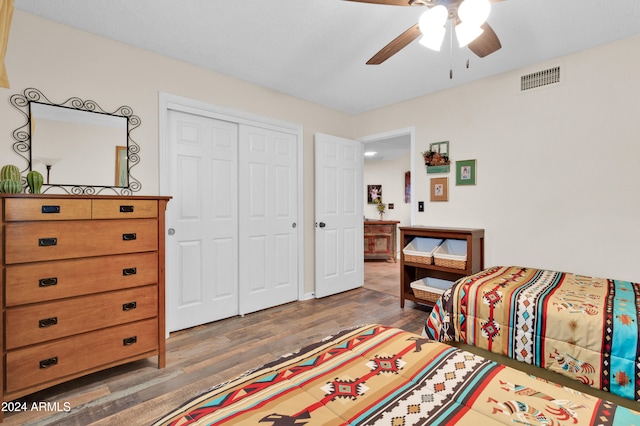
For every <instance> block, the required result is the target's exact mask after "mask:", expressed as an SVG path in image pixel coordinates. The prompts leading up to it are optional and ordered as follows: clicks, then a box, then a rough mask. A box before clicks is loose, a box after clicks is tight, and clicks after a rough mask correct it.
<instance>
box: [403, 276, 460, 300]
mask: <svg viewBox="0 0 640 426" xmlns="http://www.w3.org/2000/svg"><path fill="white" fill-rule="evenodd" d="M451 285H453V282H451V281H446V280H440V279H437V278H429V277H428V278H423V279H421V280H418V281H414V282H412V283H411V289H412V290H413V295H414V296H415V297H417V298H418V299H422V300H424V301H425V302H430V303H436V302H437V301H438V300H439V299H440V296H442V293H444V292H445V290H446V289H448V288H449V287H451Z"/></svg>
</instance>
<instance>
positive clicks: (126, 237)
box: [122, 233, 136, 241]
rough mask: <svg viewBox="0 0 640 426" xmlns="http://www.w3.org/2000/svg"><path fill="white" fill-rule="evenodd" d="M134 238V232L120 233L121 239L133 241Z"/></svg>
mask: <svg viewBox="0 0 640 426" xmlns="http://www.w3.org/2000/svg"><path fill="white" fill-rule="evenodd" d="M135 239H136V234H135V233H133V234H122V240H123V241H133V240H135Z"/></svg>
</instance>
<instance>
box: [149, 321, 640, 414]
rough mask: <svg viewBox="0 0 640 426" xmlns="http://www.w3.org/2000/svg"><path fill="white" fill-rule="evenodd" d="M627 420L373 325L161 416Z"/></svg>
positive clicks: (591, 400) (600, 405)
mask: <svg viewBox="0 0 640 426" xmlns="http://www.w3.org/2000/svg"><path fill="white" fill-rule="evenodd" d="M195 424H198V425H234V426H235V425H242V426H247V425H256V426H258V425H271V426H280V425H287V426H292V425H306V426H314V425H322V426H330V425H385V426H396V425H398V426H399V425H402V426H405V425H406V426H408V425H417V424H420V425H453V424H460V425H464V424H466V425H474V426H479V425H483V426H485V425H493V424H510V425H512V424H529V425H533V424H546V425H561V424H567V425H568V424H571V425H590V424H603V425H624V426H629V425H632V424H636V425H638V424H640V413H638V412H635V411H632V410H629V409H626V408H624V407H619V406H616V405H615V404H612V403H609V402H605V401H602V400H600V399H598V398H595V397H592V396H589V395H585V394H582V393H580V392H576V391H573V390H570V389H568V388H564V387H561V386H559V385H556V384H553V383H550V382H547V381H544V380H540V379H536V378H534V377H531V376H529V375H527V374H525V373H523V372H520V371H517V370H514V369H511V368H509V367H505V366H503V365H500V364H497V363H494V362H491V361H488V360H486V359H484V358H482V357H479V356H476V355H473V354H470V353H468V352H465V351H462V350H460V349H456V348H453V347H451V346H449V345H446V344H444V343H440V342H436V341H433V340H429V339H426V338H423V337H421V336H419V335H416V334H412V333H408V332H406V331H402V330H399V329H397V328H392V327H385V326H380V325H370V326H363V327H358V328H355V329H350V330H345V331H343V332H341V333H339V334H337V335H335V336H332V337H331V338H327V339H325V340H323V341H322V342H318V343H317V344H314V345H311V346H308V347H306V348H304V349H302V350H300V351H298V352H296V353H293V354H290V355H287V356H285V357H283V358H281V359H279V360H277V361H275V362H273V363H270V364H266V365H264V366H262V367H260V368H257V369H255V370H253V371H250V372H247V373H245V374H244V375H242V376H240V377H238V378H236V379H233V380H231V381H229V382H226V383H223V384H220V385H218V386H216V387H215V388H213V389H211V390H209V391H207V392H205V393H203V394H202V395H200V396H198V397H196V398H195V399H193V400H192V401H189V402H187V403H186V404H184V405H183V406H181V407H179V408H177V409H175V410H173V411H171V412H169V413H168V414H167V415H166V416H164V417H162V418H161V419H159V420H158V421H157V423H156V425H195Z"/></svg>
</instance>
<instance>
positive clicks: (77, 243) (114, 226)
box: [5, 219, 158, 264]
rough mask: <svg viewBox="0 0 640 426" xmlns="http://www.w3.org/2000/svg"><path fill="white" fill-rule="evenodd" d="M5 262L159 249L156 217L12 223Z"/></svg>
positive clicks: (7, 233) (9, 229) (7, 236)
mask: <svg viewBox="0 0 640 426" xmlns="http://www.w3.org/2000/svg"><path fill="white" fill-rule="evenodd" d="M5 241H6V246H5V247H6V251H5V263H6V264H13V263H25V262H38V261H42V260H58V259H72V258H79V257H89V256H100V255H108V254H120V253H136V252H143V251H152V250H157V248H158V221H157V220H156V219H129V220H95V221H67V222H65V221H60V222H10V223H7V224H6V226H5Z"/></svg>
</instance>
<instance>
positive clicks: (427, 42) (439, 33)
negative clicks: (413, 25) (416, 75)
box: [418, 5, 449, 52]
mask: <svg viewBox="0 0 640 426" xmlns="http://www.w3.org/2000/svg"><path fill="white" fill-rule="evenodd" d="M448 17H449V11H448V10H447V8H446V7H445V6H443V5H438V6H434V7H432V8H430V9H427V10H426V11H425V12H424V13H423V14H422V15H420V20H419V21H418V26H419V28H420V32H421V33H422V37H421V38H420V41H419V43H420V44H421V45H423V46H425V47H427V48H429V49H431V50H435V51H436V52H438V51H440V47H441V46H442V41H443V40H444V35H445V32H446V29H445V28H444V25H445V24H446V23H447V18H448Z"/></svg>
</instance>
